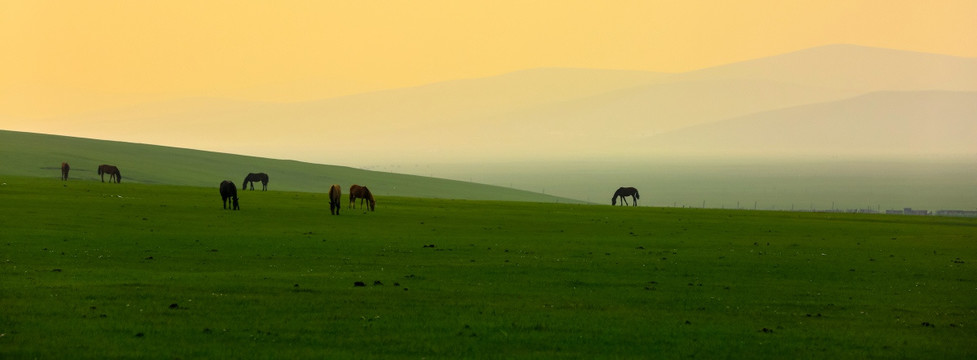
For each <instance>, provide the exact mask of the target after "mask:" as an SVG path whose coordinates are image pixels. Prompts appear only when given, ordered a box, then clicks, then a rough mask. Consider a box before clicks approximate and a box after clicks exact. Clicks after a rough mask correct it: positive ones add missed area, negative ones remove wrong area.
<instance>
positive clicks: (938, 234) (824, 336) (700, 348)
mask: <svg viewBox="0 0 977 360" xmlns="http://www.w3.org/2000/svg"><path fill="white" fill-rule="evenodd" d="M66 155H67V154H66ZM124 171H125V170H124ZM134 172H135V173H136V174H138V172H136V171H134ZM134 176H135V177H136V178H139V177H140V176H139V175H134ZM327 182H328V181H327ZM204 185H206V186H204V187H196V186H175V185H159V184H155V185H154V184H141V183H133V182H125V181H124V182H123V183H122V184H108V183H101V182H97V181H82V180H73V181H68V182H61V181H59V180H57V179H55V176H45V177H44V178H37V177H24V176H9V175H3V176H0V229H2V230H0V358H4V359H15V358H69V357H70V358H93V359H95V358H97V359H104V358H136V357H138V358H160V359H173V358H184V359H185V358H253V359H264V358H268V359H271V358H275V359H282V358H286V359H287V358H444V359H454V358H507V359H508V358H587V359H591V358H692V357H695V358H707V359H712V358H750V359H757V358H760V359H763V358H770V359H783V358H852V359H866V358H974V357H975V356H977V345H975V343H974V341H973V340H974V339H977V270H975V268H974V266H975V264H977V247H975V246H974V244H975V241H977V219H968V218H942V217H913V216H884V215H860V214H815V213H793V212H764V211H741V210H704V209H676V208H649V207H641V208H633V207H631V208H624V207H611V206H604V205H579V204H554V203H532V202H498V201H478V200H457V199H455V200H452V199H430V198H428V199H423V198H409V197H393V196H379V197H378V204H377V210H376V211H375V212H364V211H363V210H362V209H354V210H349V209H347V208H346V207H344V208H343V210H342V214H341V215H340V216H330V215H329V210H328V204H327V200H326V197H325V195H324V194H321V193H315V192H297V191H268V192H247V193H244V194H242V198H241V207H242V210H241V211H230V210H223V209H222V208H221V203H220V197H219V195H218V193H217V188H216V184H214V185H213V186H211V184H210V182H206V184H204ZM357 282H361V283H363V285H365V286H356V285H355V284H356V283H357Z"/></svg>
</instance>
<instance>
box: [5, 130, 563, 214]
mask: <svg viewBox="0 0 977 360" xmlns="http://www.w3.org/2000/svg"><path fill="white" fill-rule="evenodd" d="M62 161H67V162H68V163H69V164H70V165H71V174H70V180H71V181H98V180H99V176H98V173H97V168H98V165H100V164H112V165H116V166H118V167H119V169H120V171H121V172H122V182H123V184H126V183H130V182H133V183H141V184H167V185H187V186H202V187H214V188H215V189H216V188H217V185H218V184H219V183H220V182H221V181H222V180H225V179H227V180H231V181H233V182H234V183H235V184H237V185H238V186H241V185H242V183H241V181H242V180H243V179H244V176H245V175H247V174H248V173H249V172H264V173H267V174H268V175H269V178H270V181H269V184H268V188H269V190H273V191H274V190H288V191H300V192H326V191H328V189H329V186H330V185H332V184H340V185H342V186H343V188H344V189H347V188H349V185H352V184H360V185H366V186H369V187H370V189H371V190H372V191H373V193H374V194H376V195H378V196H384V195H387V196H390V195H395V196H405V197H422V198H450V199H468V200H505V201H529V202H569V203H579V202H580V201H578V200H572V199H566V198H559V197H554V196H549V195H545V194H538V193H533V192H529V191H522V190H514V189H509V188H505V187H499V186H490V185H483V184H475V183H468V182H462V181H453V180H444V179H436V178H429V177H422V176H414V175H401V174H394V173H386V172H376V171H368V170H361V169H355V168H350V167H342V166H330V165H321V164H312V163H305V162H298V161H290V160H276V159H267V158H259V157H251V156H240V155H232V154H223V153H216V152H206V151H198V150H190V149H180V148H172V147H164V146H154V145H145V144H133V143H125V142H115V141H104V140H93V139H83V138H74V137H66V136H55V135H45V134H34V133H24V132H14V131H4V130H0V175H14V176H30V177H49V178H57V177H59V176H60V174H61V172H60V170H59V167H60V165H61V162H62Z"/></svg>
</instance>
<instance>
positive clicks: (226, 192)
mask: <svg viewBox="0 0 977 360" xmlns="http://www.w3.org/2000/svg"><path fill="white" fill-rule="evenodd" d="M220 192H221V201H223V202H224V209H225V210H227V200H228V199H230V200H231V210H241V206H240V205H238V203H237V186H236V185H234V183H232V182H231V181H230V180H224V181H221V186H220Z"/></svg>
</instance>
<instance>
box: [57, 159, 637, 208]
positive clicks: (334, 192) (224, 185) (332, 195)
mask: <svg viewBox="0 0 977 360" xmlns="http://www.w3.org/2000/svg"><path fill="white" fill-rule="evenodd" d="M70 170H71V166H70V165H68V163H67V162H62V163H61V180H62V181H67V180H68V172H69V171H70ZM106 174H108V175H109V182H112V181H113V180H114V181H115V183H117V184H118V183H121V182H122V172H120V171H119V168H118V167H116V166H114V165H104V164H103V165H99V166H98V175H99V176H100V177H101V179H102V182H105V175H106ZM255 182H260V183H261V191H268V174H265V173H248V175H247V176H245V177H244V184H243V186H242V187H241V190H247V189H248V184H249V183H250V184H251V190H252V191H254V183H255ZM220 194H221V200H222V201H223V202H224V209H225V210H226V209H227V208H228V201H230V207H231V209H232V210H239V209H241V207H240V205H239V204H238V197H237V186H235V185H234V183H233V182H231V181H230V180H224V181H222V182H221V184H220ZM342 195H343V189H342V187H340V186H339V185H333V186H331V187H330V188H329V213H330V214H333V215H339V209H340V208H342V206H341V204H340V202H339V199H340V197H342ZM627 197H631V204H628V200H627ZM618 198H621V205H622V206H626V205H631V206H638V199H640V198H641V196H640V195H638V189H635V188H633V187H621V188H618V189H617V191H615V192H614V196H612V197H611V205H617V199H618ZM356 199H359V200H360V207H361V208H362V207H363V206H364V203H365V205H366V208H367V209H370V211H374V209H375V208H376V205H377V201H376V199H374V198H373V193H371V192H370V189H369V188H367V187H366V186H360V185H353V186H350V187H349V206H348V207H347V208H349V209H352V208H355V207H356Z"/></svg>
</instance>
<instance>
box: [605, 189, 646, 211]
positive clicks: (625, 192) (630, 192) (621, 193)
mask: <svg viewBox="0 0 977 360" xmlns="http://www.w3.org/2000/svg"><path fill="white" fill-rule="evenodd" d="M625 196H630V197H631V200H633V202H634V206H638V199H640V198H641V196H640V195H638V189H635V188H633V187H622V188H618V189H617V191H615V192H614V196H613V197H611V205H617V198H618V197H621V202H622V203H623V204H622V206H623V205H628V200H627V199H625V198H624V197H625Z"/></svg>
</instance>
